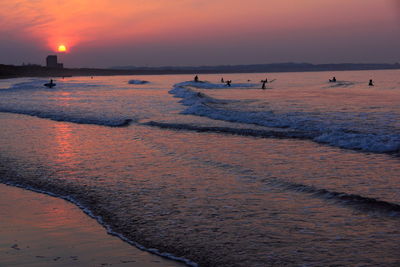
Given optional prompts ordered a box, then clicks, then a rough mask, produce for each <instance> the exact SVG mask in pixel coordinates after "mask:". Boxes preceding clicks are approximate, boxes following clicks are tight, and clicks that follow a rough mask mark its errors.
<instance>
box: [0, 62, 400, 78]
mask: <svg viewBox="0 0 400 267" xmlns="http://www.w3.org/2000/svg"><path fill="white" fill-rule="evenodd" d="M387 69H400V64H399V63H395V64H379V63H377V64H357V63H342V64H310V63H274V64H253V65H220V66H197V67H193V66H184V67H180V66H164V67H135V66H121V67H111V68H108V69H97V68H47V67H43V66H40V65H22V66H15V65H3V64H0V79H6V78H16V77H68V76H106V75H154V74H213V73H258V72H260V73H271V72H309V71H346V70H387Z"/></svg>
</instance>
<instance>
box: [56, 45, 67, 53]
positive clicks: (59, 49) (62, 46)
mask: <svg viewBox="0 0 400 267" xmlns="http://www.w3.org/2000/svg"><path fill="white" fill-rule="evenodd" d="M58 52H67V47H66V46H65V45H59V46H58Z"/></svg>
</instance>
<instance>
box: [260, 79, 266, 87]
mask: <svg viewBox="0 0 400 267" xmlns="http://www.w3.org/2000/svg"><path fill="white" fill-rule="evenodd" d="M266 83H267V80H266V79H265V81H262V86H261V89H265V84H266Z"/></svg>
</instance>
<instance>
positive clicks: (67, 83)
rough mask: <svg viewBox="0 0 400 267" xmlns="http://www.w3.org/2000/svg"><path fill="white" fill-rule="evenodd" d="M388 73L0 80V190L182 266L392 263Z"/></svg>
mask: <svg viewBox="0 0 400 267" xmlns="http://www.w3.org/2000/svg"><path fill="white" fill-rule="evenodd" d="M399 74H400V71H398V70H390V71H389V70H388V71H351V72H350V71H349V72H336V73H334V72H309V73H271V74H268V75H267V74H260V73H253V74H218V75H199V78H200V81H201V82H197V83H196V82H194V81H193V76H191V75H158V76H155V75H154V76H111V77H93V78H91V77H71V78H64V79H61V78H60V79H56V81H55V82H56V83H57V86H56V87H54V88H52V89H49V88H46V87H44V86H43V84H44V83H46V82H48V80H46V79H42V78H20V79H8V80H1V81H0V112H1V113H0V125H1V131H0V137H1V138H0V147H1V150H0V174H1V177H0V179H1V181H2V182H4V183H10V184H14V185H19V186H22V187H25V188H30V189H34V190H38V191H43V192H47V193H51V194H55V195H57V196H60V197H64V198H66V199H69V200H71V201H73V202H75V203H76V204H78V205H80V206H81V207H82V208H84V209H86V211H87V212H88V213H90V214H91V215H93V216H97V218H98V219H99V222H100V223H102V224H104V225H106V226H107V227H109V231H110V232H112V233H114V234H117V235H119V236H120V237H121V238H124V239H125V240H127V241H129V242H131V243H132V244H135V245H137V246H140V247H141V248H143V249H148V250H150V251H152V252H155V253H158V254H162V255H164V256H168V257H171V258H175V259H177V260H181V261H185V262H186V263H187V264H188V265H197V264H198V265H200V266H271V265H289V266H321V265H346V266H349V265H357V266H377V265H381V266H398V265H399V264H400V254H399V251H400V227H399V226H400V183H399V179H400V178H399V173H400V164H399V163H400V162H399V150H400V123H399V118H400V104H399V103H400V78H399V77H400V76H399ZM332 76H336V78H337V82H336V83H330V82H329V81H328V79H329V78H331V77H332ZM222 77H223V78H224V79H225V80H232V84H231V86H230V87H229V86H227V85H225V84H223V83H221V82H220V80H221V78H222ZM266 78H267V79H268V81H269V82H268V83H267V84H266V89H261V80H265V79H266ZM369 79H373V80H374V83H375V86H368V81H369Z"/></svg>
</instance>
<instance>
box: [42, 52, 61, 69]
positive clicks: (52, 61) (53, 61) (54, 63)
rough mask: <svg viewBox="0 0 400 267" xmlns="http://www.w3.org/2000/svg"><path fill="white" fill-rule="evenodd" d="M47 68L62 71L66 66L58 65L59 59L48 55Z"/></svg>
mask: <svg viewBox="0 0 400 267" xmlns="http://www.w3.org/2000/svg"><path fill="white" fill-rule="evenodd" d="M46 67H48V68H56V69H62V68H64V65H63V64H62V63H58V59H57V56H56V55H48V56H47V57H46Z"/></svg>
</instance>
